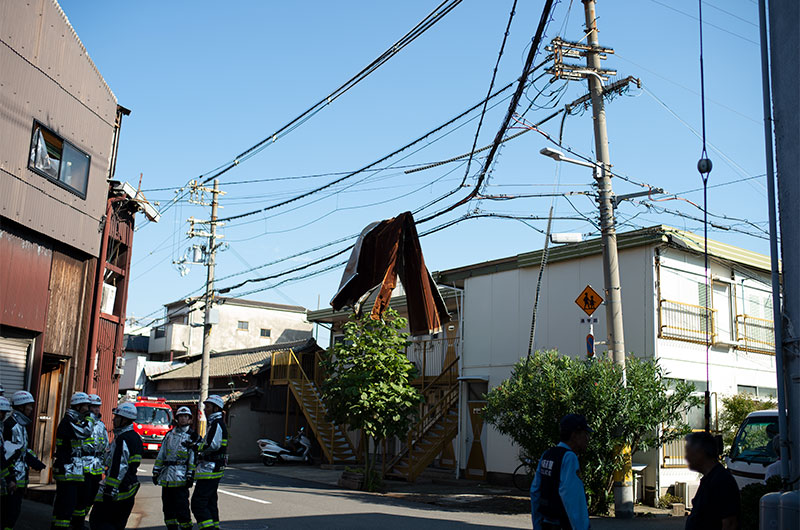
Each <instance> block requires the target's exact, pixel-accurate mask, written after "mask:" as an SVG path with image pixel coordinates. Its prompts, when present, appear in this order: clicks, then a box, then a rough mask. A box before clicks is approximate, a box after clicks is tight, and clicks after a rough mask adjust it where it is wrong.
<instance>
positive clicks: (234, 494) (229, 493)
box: [217, 490, 272, 504]
mask: <svg viewBox="0 0 800 530" xmlns="http://www.w3.org/2000/svg"><path fill="white" fill-rule="evenodd" d="M217 491H218V492H220V493H224V494H225V495H230V496H231V497H237V498H239V499H244V500H246V501H253V502H257V503H260V504H272V503H271V502H269V501H262V500H261V499H254V498H253V497H248V496H246V495H239V494H238V493H233V492H231V491H225V490H217Z"/></svg>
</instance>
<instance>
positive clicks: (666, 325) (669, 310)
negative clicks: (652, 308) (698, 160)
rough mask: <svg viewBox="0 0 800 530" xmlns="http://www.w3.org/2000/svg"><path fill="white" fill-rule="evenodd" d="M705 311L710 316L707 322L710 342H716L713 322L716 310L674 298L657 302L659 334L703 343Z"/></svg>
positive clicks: (704, 340)
mask: <svg viewBox="0 0 800 530" xmlns="http://www.w3.org/2000/svg"><path fill="white" fill-rule="evenodd" d="M706 311H708V315H709V317H710V322H708V329H709V332H710V335H709V338H710V339H711V342H712V343H714V342H716V333H715V326H714V322H715V320H716V313H717V310H716V309H711V308H710V307H709V308H705V307H703V306H699V305H693V304H685V303H683V302H675V301H674V300H661V301H660V303H659V321H660V333H659V336H660V337H661V338H665V339H675V340H682V341H686V342H694V343H697V344H705V343H706Z"/></svg>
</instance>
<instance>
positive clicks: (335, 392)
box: [322, 309, 422, 490]
mask: <svg viewBox="0 0 800 530" xmlns="http://www.w3.org/2000/svg"><path fill="white" fill-rule="evenodd" d="M406 324H407V321H406V319H404V318H400V317H398V315H397V312H395V311H393V310H391V309H389V310H387V311H386V312H385V313H384V315H383V318H382V319H380V320H373V319H372V318H371V317H370V316H369V315H363V316H356V315H353V316H352V317H351V318H350V321H349V322H347V323H346V324H345V325H344V337H343V340H342V341H341V342H340V343H338V344H336V345H335V346H334V347H333V351H332V352H331V351H330V350H329V352H328V354H327V355H325V356H324V357H323V361H322V367H323V369H324V370H325V372H326V373H327V374H328V377H327V378H326V380H325V382H324V383H323V384H322V396H323V399H324V400H325V404H326V406H327V407H328V419H329V420H330V421H333V422H334V423H337V424H340V425H341V424H344V425H347V426H348V427H350V428H351V429H353V430H360V431H361V433H362V436H363V437H364V438H363V441H364V443H363V446H364V484H365V487H366V489H367V490H372V489H375V488H376V487H377V485H378V483H379V478H378V477H377V476H376V475H377V474H376V473H375V471H374V469H373V467H374V465H373V459H372V457H371V455H370V451H369V447H370V441H374V442H375V446H376V447H377V446H378V444H379V443H380V442H381V441H382V440H385V439H386V438H390V437H392V436H404V435H405V434H406V433H407V432H408V429H409V427H410V425H411V422H412V421H413V420H414V416H415V415H416V413H417V412H418V410H419V403H420V402H421V401H422V396H421V395H420V393H419V392H418V391H417V389H416V388H414V387H413V386H412V385H411V383H410V381H411V380H412V379H413V377H414V375H415V371H416V369H415V368H414V365H413V364H412V363H411V362H410V361H409V360H408V358H407V357H406V354H405V349H406V345H407V344H408V342H407V340H406V339H407V337H408V335H407V334H406V333H403V332H402V330H403V329H405V327H406Z"/></svg>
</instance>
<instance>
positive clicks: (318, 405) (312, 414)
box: [270, 350, 358, 463]
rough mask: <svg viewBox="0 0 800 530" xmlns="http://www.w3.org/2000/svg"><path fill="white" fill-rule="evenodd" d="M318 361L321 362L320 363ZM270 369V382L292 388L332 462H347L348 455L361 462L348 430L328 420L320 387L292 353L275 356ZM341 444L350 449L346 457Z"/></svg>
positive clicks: (276, 354)
mask: <svg viewBox="0 0 800 530" xmlns="http://www.w3.org/2000/svg"><path fill="white" fill-rule="evenodd" d="M316 360H317V361H318V359H316ZM270 368H271V370H270V382H271V383H272V384H288V385H289V388H290V389H291V391H292V393H293V394H294V396H295V398H296V399H297V402H298V403H299V404H300V408H301V409H302V410H303V415H304V416H305V417H306V420H307V421H308V423H309V425H310V426H311V430H312V431H314V434H315V435H316V437H317V441H318V442H319V445H320V447H321V448H322V452H323V453H325V457H326V458H327V459H328V462H331V463H333V462H335V461H338V460H342V459H343V458H340V457H344V456H346V455H347V456H351V457H352V458H354V459H358V455H357V454H356V452H355V448H354V447H353V444H352V442H351V441H350V438H348V436H347V433H346V432H345V431H344V429H342V428H339V427H337V426H336V425H334V424H333V423H331V422H329V421H327V420H326V419H325V415H326V414H327V412H328V410H327V408H326V407H325V404H324V403H323V401H322V396H320V394H319V392H318V390H317V385H316V384H315V383H314V382H313V381H311V379H309V378H308V376H307V375H306V373H305V371H304V370H303V367H302V366H301V365H300V361H299V360H298V359H297V356H296V355H295V354H294V352H292V351H291V350H289V351H283V352H276V353H274V354H273V355H272V363H271V367H270ZM337 434H339V435H340V436H339V438H340V439H339V440H337ZM342 438H343V440H342ZM337 442H338V443H339V444H342V443H343V444H344V445H345V446H346V448H347V450H348V451H349V452H346V455H345V454H343V452H342V451H339V450H338V449H337Z"/></svg>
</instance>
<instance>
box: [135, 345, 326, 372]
mask: <svg viewBox="0 0 800 530" xmlns="http://www.w3.org/2000/svg"><path fill="white" fill-rule="evenodd" d="M317 348H319V346H317V342H316V341H315V340H314V339H307V340H298V341H294V342H280V343H277V344H271V345H269V346H262V347H259V348H248V349H244V350H230V351H224V352H217V353H212V354H211V362H210V363H209V377H228V376H233V375H247V374H253V373H257V372H258V371H260V370H261V369H262V368H263V367H264V366H265V365H266V364H267V362H268V361H270V359H272V354H273V353H275V352H283V351H289V350H291V351H293V352H295V353H299V352H303V351H308V350H314V349H317ZM200 364H201V359H196V360H194V361H192V362H190V363H188V364H186V365H184V366H181V367H180V368H176V369H175V370H172V371H169V372H166V373H163V374H158V375H154V376H153V377H152V378H151V379H153V380H154V381H165V380H171V379H200Z"/></svg>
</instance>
